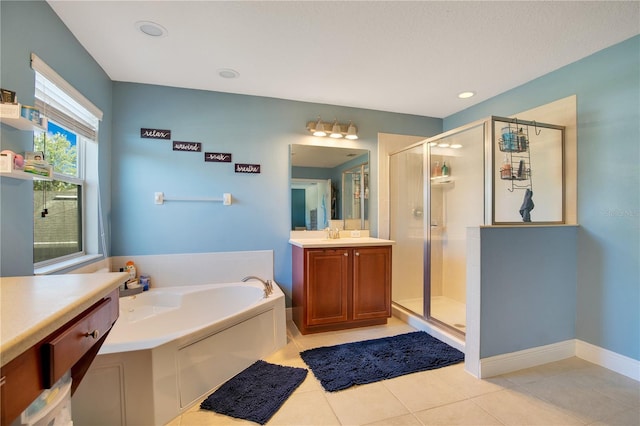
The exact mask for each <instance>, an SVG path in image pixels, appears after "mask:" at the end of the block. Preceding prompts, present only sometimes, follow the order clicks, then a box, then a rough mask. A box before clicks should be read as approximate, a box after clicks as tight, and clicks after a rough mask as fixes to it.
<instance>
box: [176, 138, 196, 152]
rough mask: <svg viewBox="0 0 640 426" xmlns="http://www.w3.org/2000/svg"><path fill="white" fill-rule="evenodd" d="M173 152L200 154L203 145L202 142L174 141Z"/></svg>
mask: <svg viewBox="0 0 640 426" xmlns="http://www.w3.org/2000/svg"><path fill="white" fill-rule="evenodd" d="M173 150H174V151H192V152H200V151H201V150H202V144H201V143H200V142H182V141H173Z"/></svg>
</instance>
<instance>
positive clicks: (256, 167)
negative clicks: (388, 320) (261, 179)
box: [235, 163, 260, 173]
mask: <svg viewBox="0 0 640 426" xmlns="http://www.w3.org/2000/svg"><path fill="white" fill-rule="evenodd" d="M235 170H236V173H260V164H240V163H236V167H235Z"/></svg>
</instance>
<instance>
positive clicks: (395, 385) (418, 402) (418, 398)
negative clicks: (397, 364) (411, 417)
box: [382, 371, 467, 412]
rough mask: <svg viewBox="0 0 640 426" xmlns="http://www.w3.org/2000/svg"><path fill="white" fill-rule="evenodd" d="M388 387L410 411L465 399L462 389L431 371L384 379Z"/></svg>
mask: <svg viewBox="0 0 640 426" xmlns="http://www.w3.org/2000/svg"><path fill="white" fill-rule="evenodd" d="M382 383H383V385H384V386H385V387H386V388H388V389H389V390H390V391H391V392H392V393H393V394H394V395H395V397H396V398H398V400H400V401H401V402H402V403H403V404H404V405H405V406H406V407H407V408H408V409H409V410H410V411H411V412H416V411H421V410H426V409H428V408H433V407H437V406H440V405H445V404H450V403H452V402H456V401H460V400H463V399H466V398H467V396H465V395H464V394H463V393H462V389H460V388H458V387H457V386H456V385H455V384H452V383H448V382H447V381H446V380H445V379H442V378H441V377H439V376H436V375H434V374H433V371H423V372H420V373H413V374H407V375H405V376H400V377H396V378H394V379H389V380H385V381H384V382H382Z"/></svg>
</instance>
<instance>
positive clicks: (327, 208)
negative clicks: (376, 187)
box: [290, 144, 369, 231]
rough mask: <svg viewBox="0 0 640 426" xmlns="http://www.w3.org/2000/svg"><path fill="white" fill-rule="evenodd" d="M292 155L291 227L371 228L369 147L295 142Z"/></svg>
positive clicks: (314, 228) (312, 228) (297, 228)
mask: <svg viewBox="0 0 640 426" xmlns="http://www.w3.org/2000/svg"><path fill="white" fill-rule="evenodd" d="M290 157H291V183H290V190H291V229H292V230H294V231H295V230H309V231H314V230H323V229H325V228H326V227H328V226H331V227H336V226H337V227H339V228H342V229H368V226H369V225H368V223H369V222H368V214H369V206H368V200H369V197H368V195H369V151H368V150H366V149H356V148H335V147H327V146H317V145H296V144H294V145H291V152H290ZM343 194H348V198H345V196H344V195H343ZM356 197H357V198H356ZM345 200H347V201H346V203H345ZM330 221H331V222H330Z"/></svg>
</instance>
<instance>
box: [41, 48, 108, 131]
mask: <svg viewBox="0 0 640 426" xmlns="http://www.w3.org/2000/svg"><path fill="white" fill-rule="evenodd" d="M31 68H32V69H33V70H34V71H38V72H39V73H40V74H42V75H43V76H45V77H46V78H47V79H48V80H49V81H51V82H52V83H53V84H55V85H56V86H58V87H59V88H60V89H62V90H63V91H64V92H65V93H67V94H68V95H70V96H71V97H72V98H73V99H74V100H75V101H76V102H78V103H79V104H81V105H82V106H83V107H84V108H86V109H87V110H89V112H91V114H93V115H94V116H96V117H97V118H98V120H102V115H103V114H102V110H100V108H98V107H97V106H95V105H94V104H93V103H92V102H91V101H90V100H89V99H87V98H86V97H85V96H84V95H83V94H82V93H80V92H79V91H78V90H76V88H75V87H73V86H72V85H70V84H69V83H67V82H66V80H65V79H64V78H62V77H61V76H60V75H59V74H58V73H57V72H55V71H54V70H53V68H51V67H50V66H49V65H47V64H46V63H45V62H44V61H43V60H42V59H40V58H39V57H38V56H37V55H36V54H35V53H31Z"/></svg>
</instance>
